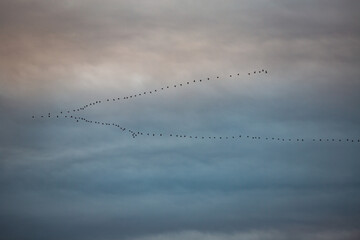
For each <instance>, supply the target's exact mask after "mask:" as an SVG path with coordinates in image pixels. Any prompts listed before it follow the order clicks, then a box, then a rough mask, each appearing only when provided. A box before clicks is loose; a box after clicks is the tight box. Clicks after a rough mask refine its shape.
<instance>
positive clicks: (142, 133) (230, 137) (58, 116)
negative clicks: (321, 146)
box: [32, 69, 360, 142]
mask: <svg viewBox="0 0 360 240" xmlns="http://www.w3.org/2000/svg"><path fill="white" fill-rule="evenodd" d="M256 73H259V74H260V73H264V74H267V73H268V70H264V69H262V70H258V71H253V73H252V72H248V75H249V76H250V75H252V74H256ZM239 75H240V74H239V73H237V76H239ZM229 77H230V78H231V77H233V75H232V74H231V75H229ZM219 78H220V77H219V76H217V77H216V79H219ZM207 80H208V81H209V80H210V78H207ZM196 82H203V80H202V79H200V80H198V81H196V80H193V81H188V82H185V83H180V84H177V85H176V84H175V85H173V86H170V85H168V86H166V87H162V88H160V89H161V90H166V89H169V88H172V87H173V88H176V87H177V86H179V87H182V86H185V85H190V84H191V83H196ZM158 92H160V91H158V90H157V89H155V90H152V91H147V92H146V91H145V92H142V93H138V94H134V95H130V96H125V97H122V98H120V97H118V98H112V99H111V98H107V99H106V100H104V101H101V100H98V101H94V102H91V103H89V104H86V105H84V106H83V107H80V108H77V109H73V110H72V111H70V110H67V111H61V112H60V114H58V115H56V118H61V117H63V118H67V119H74V120H76V122H80V121H83V122H86V123H93V124H98V125H105V126H114V127H117V128H119V129H120V130H122V131H126V130H127V131H128V132H129V133H130V134H131V136H132V137H133V138H135V137H138V136H151V137H163V136H164V137H165V136H168V137H176V138H191V139H252V140H269V141H279V142H304V141H306V140H305V139H303V138H279V137H259V136H249V135H236V136H235V135H234V136H198V135H187V134H172V133H171V134H164V133H144V132H140V131H134V130H132V129H129V128H125V127H122V126H120V125H119V124H116V123H106V122H100V121H92V120H88V119H86V118H84V117H78V116H73V115H67V114H69V113H71V112H73V113H74V112H79V111H83V110H86V109H87V108H88V107H91V106H95V105H97V104H100V103H103V102H115V101H120V100H128V99H133V98H136V97H140V96H145V95H146V94H153V93H158ZM111 100H112V101H111ZM40 117H41V118H45V117H47V118H52V115H51V113H48V114H47V116H46V115H41V116H40ZM32 118H33V119H34V118H35V115H34V116H32ZM311 141H313V142H360V139H357V140H354V139H348V138H347V139H335V138H313V139H312V140H311Z"/></svg>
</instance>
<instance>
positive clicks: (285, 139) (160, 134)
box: [60, 115, 360, 143]
mask: <svg viewBox="0 0 360 240" xmlns="http://www.w3.org/2000/svg"><path fill="white" fill-rule="evenodd" d="M60 117H63V118H66V119H73V120H74V121H76V122H83V123H92V124H97V125H103V126H112V127H116V128H119V129H120V130H122V131H126V130H127V132H129V133H130V134H131V137H132V138H136V137H138V136H150V137H176V138H190V139H201V140H208V139H219V140H223V139H224V140H226V139H234V140H235V139H246V140H266V141H277V142H305V141H306V142H307V141H312V142H348V143H350V142H352V143H354V142H358V143H360V139H349V138H347V139H339V138H337V139H335V138H313V139H307V140H306V139H304V138H280V137H260V136H250V135H232V136H203V135H201V136H200V135H189V134H179V133H177V134H176V133H167V134H166V133H154V132H152V133H149V132H148V133H145V132H141V131H136V130H133V129H129V128H126V127H123V126H120V125H119V124H116V123H108V122H101V121H93V120H88V119H86V118H84V117H78V116H73V115H62V116H60Z"/></svg>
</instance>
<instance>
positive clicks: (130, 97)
mask: <svg viewBox="0 0 360 240" xmlns="http://www.w3.org/2000/svg"><path fill="white" fill-rule="evenodd" d="M256 73H259V74H267V73H268V70H265V69H262V70H255V71H253V72H248V76H250V75H252V74H256ZM233 76H235V75H232V74H230V75H229V77H230V78H232V77H233ZM237 76H240V73H237ZM216 79H220V77H219V76H217V77H216ZM205 81H210V78H209V77H208V78H206V80H202V79H200V80H193V81H187V82H184V83H180V84H175V85H167V86H165V87H161V88H159V89H155V90H152V91H144V92H141V93H137V94H134V95H129V96H125V97H117V98H106V99H105V100H98V101H93V102H90V103H88V104H86V105H84V106H82V107H79V108H76V109H72V110H64V111H61V112H60V114H67V113H74V112H80V111H84V110H86V109H87V108H89V107H93V106H95V105H98V104H101V103H104V102H116V101H121V100H129V99H133V98H138V97H141V96H145V95H149V94H155V93H159V92H161V91H164V90H168V89H170V88H176V87H182V86H186V85H190V84H194V83H197V82H205ZM51 116H52V114H51V113H48V114H47V117H48V118H51ZM56 116H57V117H58V115H56ZM40 117H41V118H44V117H46V114H45V115H40ZM32 118H36V116H35V115H33V116H32Z"/></svg>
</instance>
